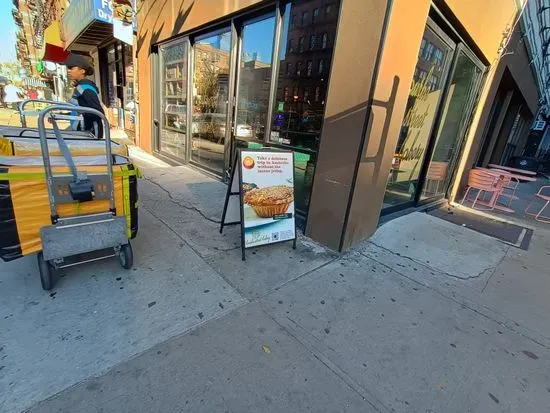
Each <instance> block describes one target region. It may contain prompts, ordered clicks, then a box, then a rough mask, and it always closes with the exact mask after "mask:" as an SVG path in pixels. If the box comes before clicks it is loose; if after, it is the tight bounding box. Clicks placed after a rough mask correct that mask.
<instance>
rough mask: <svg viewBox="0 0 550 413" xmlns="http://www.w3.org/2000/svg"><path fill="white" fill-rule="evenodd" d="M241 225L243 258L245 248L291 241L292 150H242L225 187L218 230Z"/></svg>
mask: <svg viewBox="0 0 550 413" xmlns="http://www.w3.org/2000/svg"><path fill="white" fill-rule="evenodd" d="M232 224H240V225H241V241H242V246H241V247H242V258H243V260H244V259H245V249H246V248H252V247H258V246H261V245H268V244H274V243H278V242H284V241H294V247H296V220H295V210H294V156H293V153H292V152H291V151H274V150H269V149H264V150H254V151H250V150H242V151H240V152H239V155H238V156H237V159H236V161H235V164H234V167H233V171H232V174H231V182H230V185H229V187H228V190H227V196H226V199H225V205H224V211H223V216H222V224H221V228H220V232H222V231H223V227H224V226H226V225H232Z"/></svg>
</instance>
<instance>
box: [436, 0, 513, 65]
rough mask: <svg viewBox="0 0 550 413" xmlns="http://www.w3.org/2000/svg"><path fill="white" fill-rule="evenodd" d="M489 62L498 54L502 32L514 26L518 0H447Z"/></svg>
mask: <svg viewBox="0 0 550 413" xmlns="http://www.w3.org/2000/svg"><path fill="white" fill-rule="evenodd" d="M445 3H446V4H447V5H448V6H449V8H450V9H451V11H452V12H453V13H454V14H455V15H456V17H457V18H458V20H459V21H460V23H461V24H462V25H463V26H464V28H465V29H466V31H467V32H468V34H469V35H470V36H471V37H472V39H474V41H475V42H476V44H477V46H478V47H479V48H480V49H481V51H482V52H483V53H484V54H485V57H486V58H487V60H489V62H491V63H492V62H493V61H494V59H496V58H497V56H498V48H499V46H500V43H501V40H502V33H503V31H504V29H505V28H506V27H507V26H510V27H511V26H512V25H513V21H514V15H515V12H516V10H517V6H516V0H445Z"/></svg>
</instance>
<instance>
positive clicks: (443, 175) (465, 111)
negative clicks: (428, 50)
mask: <svg viewBox="0 0 550 413" xmlns="http://www.w3.org/2000/svg"><path fill="white" fill-rule="evenodd" d="M482 67H483V66H482V65H481V63H478V62H477V59H475V58H474V57H473V56H471V55H470V53H469V52H467V51H466V50H465V49H463V48H462V47H460V48H459V50H458V53H457V57H456V62H455V64H454V69H453V72H452V75H451V77H450V82H449V85H448V89H447V97H446V99H445V105H444V107H443V111H442V117H441V123H440V127H439V131H438V134H437V137H436V140H435V144H434V147H433V151H432V156H431V158H430V163H429V164H428V167H427V172H426V179H425V180H424V184H423V190H422V194H421V199H422V200H424V199H427V198H434V197H442V196H445V194H446V193H447V189H448V187H449V184H450V181H451V178H452V176H453V173H454V168H455V166H456V161H457V158H458V155H459V152H460V148H461V146H462V142H463V140H464V136H465V134H466V130H467V126H468V124H469V122H470V119H471V115H472V108H473V105H474V102H475V99H476V96H477V93H478V90H479V85H480V84H481V80H482V77H483V70H482Z"/></svg>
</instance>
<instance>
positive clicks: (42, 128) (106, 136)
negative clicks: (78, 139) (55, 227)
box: [38, 104, 115, 221]
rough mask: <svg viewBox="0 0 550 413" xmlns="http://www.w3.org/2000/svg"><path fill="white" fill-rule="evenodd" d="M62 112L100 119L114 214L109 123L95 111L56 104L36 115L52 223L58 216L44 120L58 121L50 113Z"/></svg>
mask: <svg viewBox="0 0 550 413" xmlns="http://www.w3.org/2000/svg"><path fill="white" fill-rule="evenodd" d="M62 111H72V112H75V113H80V114H84V113H89V114H91V115H95V116H97V117H99V119H101V122H102V123H103V133H104V134H103V136H104V139H105V154H106V158H107V175H108V177H109V181H110V182H111V191H110V192H111V193H110V199H109V209H110V210H111V211H112V212H114V211H115V190H114V187H115V186H114V182H113V158H112V154H111V132H110V129H109V121H108V120H107V117H106V116H105V115H104V114H103V113H101V112H100V111H98V110H96V109H92V108H88V107H83V106H75V105H71V104H56V105H52V106H48V107H47V108H44V109H42V110H41V111H40V112H39V113H38V136H39V137H40V146H41V149H42V159H43V161H44V171H45V173H46V186H47V187H48V197H49V199H50V213H51V217H52V221H55V220H56V219H57V216H58V215H57V208H56V206H55V196H54V185H53V172H52V166H51V162H50V152H49V149H48V139H47V136H46V124H45V119H46V118H50V117H51V118H52V119H59V116H60V115H56V114H55V113H52V112H62ZM60 137H61V139H63V137H62V136H61V135H60Z"/></svg>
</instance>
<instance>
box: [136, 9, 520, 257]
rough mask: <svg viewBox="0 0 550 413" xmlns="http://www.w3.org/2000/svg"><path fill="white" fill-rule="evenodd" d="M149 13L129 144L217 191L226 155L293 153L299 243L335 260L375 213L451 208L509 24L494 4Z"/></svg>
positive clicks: (511, 12) (140, 38) (367, 231)
mask: <svg viewBox="0 0 550 413" xmlns="http://www.w3.org/2000/svg"><path fill="white" fill-rule="evenodd" d="M156 3H157V2H156V1H155V0H142V1H141V2H140V7H139V8H138V13H137V17H138V27H139V31H138V35H137V42H136V49H137V56H138V65H139V70H138V73H139V85H140V90H139V102H140V104H139V107H140V130H141V133H140V146H141V147H142V148H143V149H145V150H147V151H150V152H153V153H155V154H156V155H157V156H159V157H161V158H162V159H164V160H167V161H168V162H173V163H174V164H181V163H185V164H190V165H193V166H196V167H198V168H201V169H202V170H204V171H207V172H208V173H210V174H213V175H215V176H217V177H219V178H220V179H222V180H225V181H227V180H228V177H229V174H230V170H231V163H232V159H234V156H235V153H236V150H237V149H238V148H249V149H254V148H260V147H264V146H270V147H275V148H281V149H288V150H292V151H293V152H294V158H295V176H296V179H295V188H296V209H297V212H298V213H299V214H301V215H302V216H303V217H305V218H306V219H305V220H304V222H305V225H304V227H305V233H306V235H308V236H309V237H311V238H313V239H314V240H315V241H318V242H320V243H322V244H324V245H327V246H329V247H331V248H333V249H335V250H346V249H348V248H350V247H351V246H352V245H354V244H356V243H357V242H359V241H360V240H362V239H364V238H366V237H368V236H370V235H371V234H373V233H374V231H375V230H376V228H377V225H378V224H379V222H380V217H381V215H386V214H390V213H392V212H395V211H397V210H402V209H405V208H410V207H417V206H419V205H422V204H426V203H433V202H437V201H438V200H442V199H444V198H448V197H449V193H450V191H451V189H453V188H454V186H456V185H455V183H456V182H457V181H458V180H460V178H461V177H462V176H460V174H462V175H464V171H463V166H462V165H464V161H463V160H464V159H465V155H464V154H466V155H467V154H468V150H469V148H470V147H475V145H476V144H478V142H477V141H478V140H479V139H481V138H480V137H479V134H476V133H474V132H476V131H479V130H484V129H485V123H486V119H484V118H480V113H481V112H480V110H481V109H480V108H483V107H485V106H486V105H489V106H490V105H492V100H491V99H492V97H491V95H490V94H488V93H487V90H488V89H487V88H486V85H487V84H490V82H491V76H493V74H492V73H493V72H492V71H491V70H490V69H491V68H492V67H493V66H494V64H493V63H494V62H498V60H499V59H500V55H499V53H501V50H502V44H503V35H502V33H503V30H504V29H505V28H506V27H507V25H509V24H510V22H511V21H513V19H514V18H515V17H516V16H517V13H518V11H519V10H518V8H517V4H515V2H512V1H511V2H507V4H505V5H503V3H502V1H501V0H486V1H484V2H479V4H478V3H475V2H474V3H475V4H474V3H472V2H464V1H461V0H415V1H414V2H413V1H409V0H278V1H276V0H235V1H222V0H220V1H209V0H166V2H165V4H166V7H163V8H159V7H158V5H157V4H156ZM474 140H476V142H474ZM457 166H458V167H457ZM461 168H462V172H457V171H459V170H461Z"/></svg>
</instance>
